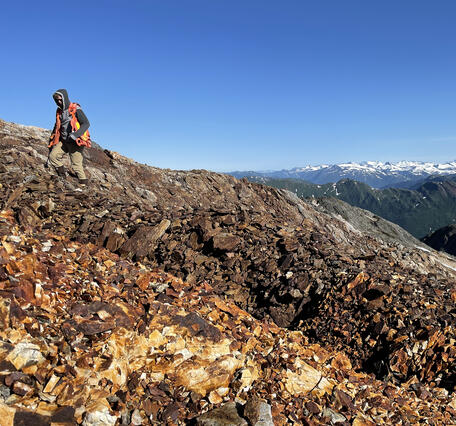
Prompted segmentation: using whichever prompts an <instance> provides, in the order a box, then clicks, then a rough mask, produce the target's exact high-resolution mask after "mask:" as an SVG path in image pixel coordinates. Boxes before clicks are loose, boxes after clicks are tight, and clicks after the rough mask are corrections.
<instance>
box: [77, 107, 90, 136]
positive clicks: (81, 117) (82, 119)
mask: <svg viewBox="0 0 456 426" xmlns="http://www.w3.org/2000/svg"><path fill="white" fill-rule="evenodd" d="M76 118H77V119H78V122H79V125H80V126H81V127H80V128H79V129H78V130H77V131H76V132H74V135H75V136H76V138H80V137H81V136H82V135H83V134H84V132H85V131H86V130H87V129H88V128H89V126H90V123H89V120H88V118H87V117H86V115H85V114H84V112H83V111H82V109H77V110H76Z"/></svg>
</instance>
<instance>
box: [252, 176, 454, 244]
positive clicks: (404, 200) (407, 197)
mask: <svg viewBox="0 0 456 426" xmlns="http://www.w3.org/2000/svg"><path fill="white" fill-rule="evenodd" d="M251 180H252V181H254V182H261V183H264V184H266V185H270V186H273V187H275V188H283V189H287V190H289V191H292V192H293V193H295V194H296V195H298V196H299V197H302V198H306V197H317V198H318V197H336V198H338V199H340V200H343V201H345V202H347V203H349V204H351V205H352V206H356V207H360V208H362V209H365V210H369V211H370V212H372V213H374V214H376V215H378V216H380V217H382V218H385V219H387V220H389V221H391V222H393V223H396V224H398V225H399V226H400V227H402V228H404V229H405V230H407V231H408V232H410V233H411V234H412V235H414V236H415V237H416V238H422V237H424V236H425V235H427V234H428V233H429V232H430V231H433V230H436V229H438V228H441V227H442V226H445V225H448V224H450V223H453V222H454V221H455V220H456V176H455V175H448V176H432V177H429V178H427V179H425V180H424V181H421V182H420V183H419V184H418V185H415V186H414V188H413V189H399V188H387V189H382V190H379V189H374V188H371V187H370V186H368V185H366V184H364V183H361V182H357V181H353V180H348V179H344V180H341V181H339V182H337V183H331V184H326V185H315V184H312V183H309V182H303V181H301V180H296V179H269V178H263V177H262V178H251Z"/></svg>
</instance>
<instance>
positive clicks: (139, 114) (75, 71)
mask: <svg viewBox="0 0 456 426" xmlns="http://www.w3.org/2000/svg"><path fill="white" fill-rule="evenodd" d="M1 9H2V10H1V15H2V23H1V25H0V40H1V41H2V43H1V60H0V118H3V119H4V120H7V121H14V122H17V123H22V124H28V125H36V126H40V127H46V128H49V127H52V125H53V120H54V114H55V104H54V103H53V101H52V98H51V94H52V92H53V91H54V90H56V89H58V88H61V87H63V88H66V89H67V90H68V92H69V95H70V99H71V100H72V101H76V102H79V103H80V104H81V105H82V107H83V109H84V111H85V112H86V114H87V116H88V117H89V119H90V121H91V132H92V135H93V138H94V139H95V140H96V141H97V142H98V143H99V144H101V145H102V146H103V147H105V148H108V149H112V150H115V151H118V152H120V153H122V154H124V155H127V156H129V157H131V158H134V159H135V160H137V161H140V162H143V163H148V164H150V165H154V166H158V167H166V168H173V169H192V168H205V169H210V170H217V171H228V170H261V169H282V168H291V167H294V166H304V165H307V164H321V163H339V162H345V161H362V160H379V161H399V160H423V161H425V160H426V161H427V160H429V161H439V162H445V161H449V160H453V159H456V115H455V112H456V25H455V22H456V1H454V0H444V1H439V0H436V1H429V0H426V1H424V0H372V1H366V0H356V1H355V0H343V1H342V0H312V1H307V0H280V1H279V0H277V1H272V0H242V1H240V0H178V1H177V0H130V1H115V0H96V1H90V2H88V1H87V2H86V1H81V0H75V1H68V2H51V1H41V2H32V1H27V2H24V1H16V2H9V1H8V2H3V4H2V8H1Z"/></svg>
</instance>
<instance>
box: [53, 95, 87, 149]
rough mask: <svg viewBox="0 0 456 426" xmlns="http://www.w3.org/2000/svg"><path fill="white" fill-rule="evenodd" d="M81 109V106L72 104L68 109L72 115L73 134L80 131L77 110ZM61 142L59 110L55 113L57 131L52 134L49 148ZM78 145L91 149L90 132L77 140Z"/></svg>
mask: <svg viewBox="0 0 456 426" xmlns="http://www.w3.org/2000/svg"><path fill="white" fill-rule="evenodd" d="M78 107H80V105H79V104H77V103H75V102H72V103H71V104H70V106H69V107H68V112H69V113H70V114H71V117H72V118H71V121H70V124H71V129H72V131H73V132H75V131H76V130H78V129H79V128H80V127H81V125H80V124H79V122H78V119H77V118H76V110H77V109H78ZM59 140H60V108H57V111H56V113H55V130H54V133H52V135H51V138H50V139H49V145H48V148H51V147H52V146H54V145H57V144H58V143H59ZM76 144H77V145H78V146H85V147H87V148H90V147H91V146H92V141H91V140H90V133H89V131H88V130H86V131H85V132H84V134H83V135H82V136H81V137H79V138H77V139H76Z"/></svg>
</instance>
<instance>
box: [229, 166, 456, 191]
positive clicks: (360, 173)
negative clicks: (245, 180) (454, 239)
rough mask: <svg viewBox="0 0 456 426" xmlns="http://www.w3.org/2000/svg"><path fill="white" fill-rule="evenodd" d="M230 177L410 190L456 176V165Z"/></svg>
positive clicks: (347, 168)
mask: <svg viewBox="0 0 456 426" xmlns="http://www.w3.org/2000/svg"><path fill="white" fill-rule="evenodd" d="M229 174H230V175H232V176H235V177H237V178H242V177H267V178H274V179H287V178H288V179H300V180H305V181H308V182H311V183H316V184H326V183H333V182H338V181H339V180H341V179H351V180H356V181H358V182H362V183H366V184H368V185H369V186H371V187H373V188H388V187H396V188H409V187H410V186H412V185H415V184H416V183H417V182H418V181H420V180H423V179H425V178H427V177H429V176H432V175H447V174H456V161H451V162H448V163H442V164H436V163H430V162H419V161H400V162H397V163H390V162H386V163H382V162H379V161H364V162H361V163H355V162H350V163H342V164H332V165H318V166H306V167H296V168H293V169H289V170H276V171H273V170H271V171H235V172H230V173H229Z"/></svg>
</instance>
